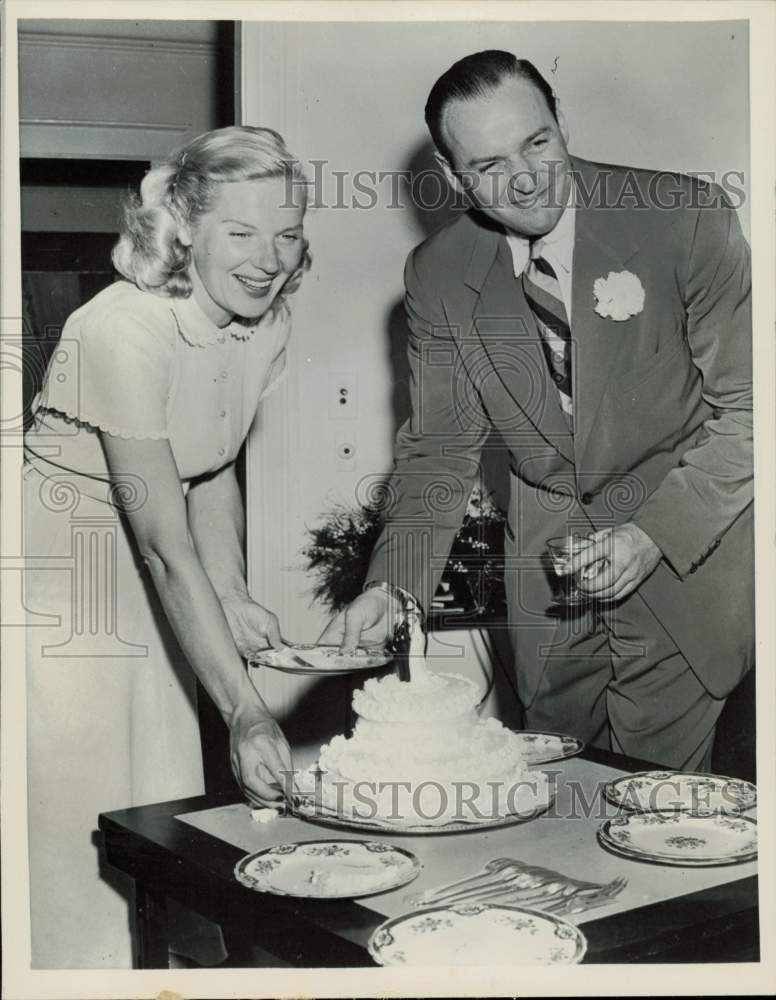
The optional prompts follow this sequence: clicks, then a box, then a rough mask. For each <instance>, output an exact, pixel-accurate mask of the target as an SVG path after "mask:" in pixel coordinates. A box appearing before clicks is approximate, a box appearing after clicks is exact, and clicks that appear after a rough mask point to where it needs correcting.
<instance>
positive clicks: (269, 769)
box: [229, 710, 294, 806]
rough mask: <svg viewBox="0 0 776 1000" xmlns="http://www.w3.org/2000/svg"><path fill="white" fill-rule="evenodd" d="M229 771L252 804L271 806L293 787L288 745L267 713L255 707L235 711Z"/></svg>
mask: <svg viewBox="0 0 776 1000" xmlns="http://www.w3.org/2000/svg"><path fill="white" fill-rule="evenodd" d="M229 728H230V738H229V751H230V753H229V756H230V760H231V763H232V771H233V772H234V776H235V778H236V779H237V781H238V782H239V784H240V787H241V788H242V790H243V792H244V793H245V796H246V798H247V799H248V800H249V802H250V803H251V804H252V805H254V806H271V805H274V804H276V803H278V802H281V801H283V800H285V799H287V798H288V797H289V795H291V793H292V792H293V789H294V772H293V768H294V764H293V760H292V757H291V748H290V747H289V745H288V741H287V740H286V738H285V736H284V735H283V731H282V730H281V728H280V726H279V725H278V724H277V722H275V720H274V719H273V718H272V717H271V716H267V715H260V714H258V713H256V711H255V710H249V711H247V712H243V713H241V712H239V711H238V712H236V713H235V715H234V716H233V718H232V721H231V724H230V727H229Z"/></svg>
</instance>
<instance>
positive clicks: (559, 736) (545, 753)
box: [513, 729, 585, 764]
mask: <svg viewBox="0 0 776 1000" xmlns="http://www.w3.org/2000/svg"><path fill="white" fill-rule="evenodd" d="M513 732H514V733H515V736H517V737H519V739H520V742H521V744H522V746H521V752H522V754H523V758H524V759H525V762H526V763H527V764H551V763H552V762H553V761H556V760H565V759H566V758H567V757H574V756H575V755H576V754H578V753H579V752H580V751H581V750H584V748H585V744H584V743H583V742H582V740H578V739H577V738H576V736H565V735H564V734H563V733H537V732H533V731H532V730H528V729H525V730H519V729H517V730H513Z"/></svg>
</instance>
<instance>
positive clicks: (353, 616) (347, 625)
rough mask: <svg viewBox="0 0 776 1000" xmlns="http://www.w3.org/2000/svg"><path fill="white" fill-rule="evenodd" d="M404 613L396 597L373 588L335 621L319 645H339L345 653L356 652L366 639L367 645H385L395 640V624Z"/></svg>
mask: <svg viewBox="0 0 776 1000" xmlns="http://www.w3.org/2000/svg"><path fill="white" fill-rule="evenodd" d="M400 610H401V609H400V607H399V602H398V601H397V600H396V598H395V597H393V596H392V595H391V594H389V593H388V592H387V591H385V590H380V589H379V588H378V587H372V588H371V589H369V590H365V591H364V593H363V594H359V595H358V597H357V598H356V599H355V601H351V603H350V604H349V605H348V606H347V608H345V610H344V611H340V613H339V614H338V615H337V616H336V617H335V618H332V620H331V621H330V622H329V624H328V626H327V627H326V628H325V629H324V631H323V632H322V633H321V637H320V638H319V639H318V642H321V643H329V644H331V645H339V647H340V651H341V652H342V653H343V654H349V653H352V652H353V651H354V650H355V648H356V646H358V645H360V644H361V641H362V639H363V640H364V641H365V642H366V643H375V644H377V643H384V642H386V641H387V640H389V639H391V638H392V637H393V625H394V621H395V620H396V615H397V614H398V612H399V611H400ZM365 633H367V634H366V635H365Z"/></svg>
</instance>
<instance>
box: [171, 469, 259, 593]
mask: <svg viewBox="0 0 776 1000" xmlns="http://www.w3.org/2000/svg"><path fill="white" fill-rule="evenodd" d="M186 508H187V512H188V522H189V530H190V532H191V537H192V539H193V540H194V546H195V548H196V550H197V555H198V556H199V559H200V562H201V563H202V566H203V568H204V570H205V573H206V574H207V576H208V579H209V580H210V582H211V583H212V585H213V589H214V590H215V592H216V594H217V595H218V596H219V598H221V599H225V598H228V597H241V596H245V597H247V594H248V590H247V586H246V582H245V557H244V555H243V543H244V538H245V510H244V508H243V501H242V496H241V494H240V488H239V486H238V484H237V477H236V475H235V470H234V465H230V466H227V467H226V468H225V469H222V470H221V471H220V472H218V473H216V475H214V476H211V477H208V478H206V479H202V480H200V481H198V482H196V483H194V484H193V485H192V487H191V489H190V490H189V492H188V496H187V498H186Z"/></svg>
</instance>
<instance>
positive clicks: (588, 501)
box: [579, 493, 593, 507]
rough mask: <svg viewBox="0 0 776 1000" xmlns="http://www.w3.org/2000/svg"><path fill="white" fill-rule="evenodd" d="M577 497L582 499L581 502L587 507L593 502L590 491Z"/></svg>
mask: <svg viewBox="0 0 776 1000" xmlns="http://www.w3.org/2000/svg"><path fill="white" fill-rule="evenodd" d="M579 499H580V500H581V501H582V503H583V504H584V505H585V507H589V506H590V504H591V503H592V502H593V494H592V493H583V494H582V496H581V497H580V498H579Z"/></svg>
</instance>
